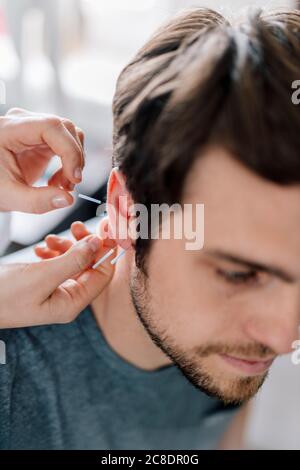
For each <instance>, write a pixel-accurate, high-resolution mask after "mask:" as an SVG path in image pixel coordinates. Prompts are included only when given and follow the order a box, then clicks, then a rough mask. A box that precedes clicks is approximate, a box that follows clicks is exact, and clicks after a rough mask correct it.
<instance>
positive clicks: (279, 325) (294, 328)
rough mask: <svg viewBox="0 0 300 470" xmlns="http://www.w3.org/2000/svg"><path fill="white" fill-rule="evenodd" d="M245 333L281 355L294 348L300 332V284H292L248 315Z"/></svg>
mask: <svg viewBox="0 0 300 470" xmlns="http://www.w3.org/2000/svg"><path fill="white" fill-rule="evenodd" d="M244 332H245V334H246V335H247V337H248V338H250V339H251V340H252V341H255V342H259V343H261V344H264V345H265V346H268V347H269V348H271V349H272V350H273V351H274V352H275V353H276V354H277V355H281V354H288V353H290V352H292V351H293V347H292V343H293V342H294V341H295V340H297V339H299V334H300V287H299V286H298V287H295V286H288V287H287V288H286V289H285V290H284V291H283V290H280V292H279V291H278V293H277V294H276V295H274V297H273V298H272V299H270V301H269V302H265V303H264V304H260V306H259V309H258V310H257V311H256V312H255V314H253V315H252V316H251V317H249V318H248V321H247V322H246V324H245V330H244Z"/></svg>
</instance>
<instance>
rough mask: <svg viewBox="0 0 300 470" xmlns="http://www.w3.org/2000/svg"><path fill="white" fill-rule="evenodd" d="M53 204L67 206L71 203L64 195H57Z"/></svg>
mask: <svg viewBox="0 0 300 470" xmlns="http://www.w3.org/2000/svg"><path fill="white" fill-rule="evenodd" d="M52 204H53V206H54V207H59V208H61V207H67V206H69V205H70V203H69V201H68V200H67V199H66V198H65V197H63V196H55V197H54V198H53V199H52Z"/></svg>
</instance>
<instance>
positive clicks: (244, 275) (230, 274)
mask: <svg viewBox="0 0 300 470" xmlns="http://www.w3.org/2000/svg"><path fill="white" fill-rule="evenodd" d="M217 274H218V275H220V276H222V277H223V278H224V279H225V281H227V282H230V283H231V284H246V283H248V282H253V281H254V282H255V281H257V280H258V274H259V273H258V271H256V270H250V271H226V270H224V269H220V268H219V269H217Z"/></svg>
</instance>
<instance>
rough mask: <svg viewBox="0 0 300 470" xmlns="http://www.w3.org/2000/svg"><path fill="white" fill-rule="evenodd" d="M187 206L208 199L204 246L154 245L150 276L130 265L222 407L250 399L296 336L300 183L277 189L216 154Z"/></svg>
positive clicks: (183, 365)
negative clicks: (196, 247) (272, 365)
mask: <svg viewBox="0 0 300 470" xmlns="http://www.w3.org/2000/svg"><path fill="white" fill-rule="evenodd" d="M182 202H183V203H191V204H196V203H198V204H199V203H204V207H205V230H204V247H203V249H202V250H197V251H194V250H191V251H189V250H186V249H185V244H186V241H187V240H186V239H181V240H176V239H171V240H162V239H159V240H153V241H152V245H151V249H150V252H149V254H148V255H147V256H148V258H147V272H148V278H146V277H145V276H144V275H143V274H142V272H141V271H139V270H137V268H136V266H135V264H134V263H133V266H132V272H131V285H130V287H131V295H132V300H133V303H134V305H135V308H136V310H137V313H138V315H139V317H140V319H141V321H142V322H143V324H144V326H145V327H146V329H147V330H148V332H149V333H150V335H151V337H152V339H153V340H154V341H155V343H156V344H157V345H158V346H159V347H160V348H161V349H162V350H163V351H164V352H165V353H167V355H169V357H171V359H172V360H173V361H174V362H175V363H176V364H177V365H178V366H179V368H180V369H181V370H182V372H183V373H184V374H185V375H186V376H187V378H188V379H189V380H190V381H191V382H192V383H194V384H195V385H196V386H197V387H199V388H201V389H203V390H204V391H205V392H206V393H209V394H212V395H214V396H217V397H219V398H221V399H222V400H224V401H225V402H240V401H244V400H247V399H249V398H250V397H252V396H253V395H254V394H255V393H256V392H257V390H258V389H259V387H260V386H261V385H262V383H263V381H264V379H265V378H266V376H267V372H268V368H269V367H270V365H271V362H272V360H273V359H274V358H275V357H276V356H277V355H280V354H284V353H288V352H289V351H291V347H292V342H293V341H294V340H295V339H297V338H298V325H299V323H300V318H299V317H300V281H299V279H300V185H297V186H293V187H292V186H290V187H284V186H279V185H275V184H273V183H271V182H269V181H266V180H263V179H261V178H260V177H258V176H257V175H255V174H254V173H252V172H250V171H249V170H248V169H246V168H244V167H243V166H242V165H241V164H240V163H238V162H236V161H235V160H234V159H233V158H232V157H230V155H229V154H227V153H226V152H225V151H224V150H222V149H220V148H210V149H208V150H207V151H206V152H205V154H203V156H201V159H198V160H197V161H196V163H195V165H194V167H193V168H192V170H191V171H190V174H189V175H188V178H187V181H186V183H185V194H184V198H183V201H182ZM245 261H247V263H248V262H249V263H252V264H247V263H245Z"/></svg>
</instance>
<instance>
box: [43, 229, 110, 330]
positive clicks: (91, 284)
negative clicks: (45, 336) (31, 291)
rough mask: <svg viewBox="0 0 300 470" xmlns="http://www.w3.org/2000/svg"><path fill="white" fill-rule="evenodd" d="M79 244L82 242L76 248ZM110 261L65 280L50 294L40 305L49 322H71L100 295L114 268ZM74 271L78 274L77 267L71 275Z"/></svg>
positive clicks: (107, 260) (64, 256)
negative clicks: (74, 277) (46, 313)
mask: <svg viewBox="0 0 300 470" xmlns="http://www.w3.org/2000/svg"><path fill="white" fill-rule="evenodd" d="M89 238H90V240H93V238H94V239H95V237H93V236H92V237H89ZM98 240H99V239H98ZM81 243H82V241H81V242H80V243H79V244H78V246H79V245H80V244H81ZM90 243H91V242H90ZM72 251H73V252H74V250H72V249H71V250H70V254H71V252H72ZM106 251H108V249H107V248H106V249H105V248H103V250H101V253H100V255H101V256H102V255H103V253H105V252H106ZM102 252H103V253H102ZM98 256H99V252H98ZM98 256H97V257H98ZM61 258H68V256H66V255H63V256H62V257H61ZM70 259H71V257H70ZM56 260H57V258H56V259H54V260H50V263H51V262H52V261H53V262H55V261H56ZM78 261H79V262H80V263H81V261H82V260H80V258H77V262H76V263H78ZM110 261H111V260H110V259H106V260H105V261H104V262H103V263H102V264H101V265H100V266H99V267H98V268H97V269H86V270H85V271H84V272H83V273H81V274H80V275H79V276H77V277H76V279H67V280H66V281H64V282H63V283H62V284H61V285H59V286H58V287H57V288H56V289H55V290H54V291H53V293H51V295H50V296H49V297H48V298H47V300H46V301H44V302H43V305H42V308H43V309H44V310H45V311H46V312H48V315H49V319H50V318H51V322H53V321H54V322H57V323H68V322H71V321H73V320H74V319H75V318H76V316H77V315H78V314H79V313H80V312H81V310H83V309H84V308H85V307H86V306H87V305H88V304H89V303H91V302H92V300H94V299H95V298H96V297H97V296H98V295H99V294H101V292H102V291H103V289H104V288H105V287H106V286H107V284H108V283H109V282H110V281H111V279H112V277H113V274H114V270H115V266H114V265H112V264H111V263H110ZM66 264H67V263H66ZM65 269H66V268H65ZM75 271H76V273H77V272H78V265H77V269H74V270H73V275H74V274H75ZM69 274H70V271H69ZM64 277H65V276H64Z"/></svg>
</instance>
